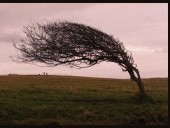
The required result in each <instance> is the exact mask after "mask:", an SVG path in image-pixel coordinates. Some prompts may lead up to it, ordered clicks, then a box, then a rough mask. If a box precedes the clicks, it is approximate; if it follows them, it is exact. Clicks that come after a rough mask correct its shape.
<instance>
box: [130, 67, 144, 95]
mask: <svg viewBox="0 0 170 128" xmlns="http://www.w3.org/2000/svg"><path fill="white" fill-rule="evenodd" d="M128 72H129V74H130V77H131V79H132V80H133V81H135V82H136V83H137V85H138V88H139V93H141V94H145V93H146V91H145V88H144V85H143V82H142V80H141V77H140V74H139V71H138V69H137V68H135V67H133V66H131V68H129V69H128Z"/></svg>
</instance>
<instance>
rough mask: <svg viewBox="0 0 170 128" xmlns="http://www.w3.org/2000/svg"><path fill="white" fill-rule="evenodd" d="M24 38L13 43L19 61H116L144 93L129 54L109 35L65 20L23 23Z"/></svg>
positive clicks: (84, 63) (72, 64) (76, 64)
mask: <svg viewBox="0 0 170 128" xmlns="http://www.w3.org/2000/svg"><path fill="white" fill-rule="evenodd" d="M23 32H24V33H25V35H26V38H24V39H21V40H20V41H19V42H15V43H14V47H15V48H16V49H18V50H19V51H20V53H21V54H20V55H18V56H17V61H19V62H24V63H27V62H41V63H44V64H46V65H48V66H58V65H67V66H69V67H75V68H86V67H90V66H93V65H95V64H98V63H100V62H103V61H106V62H114V63H117V64H118V65H119V66H120V67H121V68H122V70H123V71H127V72H128V73H129V75H130V78H131V79H132V80H133V81H135V82H137V84H138V87H139V91H140V92H142V93H145V89H144V86H143V83H142V81H141V78H140V74H139V71H138V69H137V65H136V64H134V60H133V57H132V53H131V52H130V51H128V50H126V49H125V47H124V45H123V43H122V42H121V41H119V40H118V39H116V38H114V37H113V36H112V35H108V34H106V33H104V32H102V31H101V30H98V29H96V28H94V27H90V26H87V25H84V24H79V23H72V22H68V21H63V22H51V23H47V24H39V23H37V24H32V25H28V26H25V27H24V29H23Z"/></svg>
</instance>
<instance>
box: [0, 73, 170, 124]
mask: <svg viewBox="0 0 170 128" xmlns="http://www.w3.org/2000/svg"><path fill="white" fill-rule="evenodd" d="M143 82H144V84H145V88H146V90H147V92H148V94H149V95H151V96H152V97H153V99H154V100H155V101H156V103H148V102H146V103H142V104H134V103H133V102H132V100H131V97H132V96H133V95H135V93H136V92H137V91H138V88H137V86H136V84H135V83H134V82H132V81H131V80H123V79H122V80H118V79H101V78H85V77H84V78H83V77H69V76H19V75H18V76H0V124H16V125H22V124H36V125H46V124H48V125H50V124H53V125H54V124H56V125H62V124H69V125H74V124H76V125H77V124H78V125H81V124H91V125H92V124H99V125H101V124H149V125H152V124H154V125H155V124H166V123H167V118H168V79H167V78H154V79H143Z"/></svg>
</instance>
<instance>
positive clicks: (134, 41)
mask: <svg viewBox="0 0 170 128" xmlns="http://www.w3.org/2000/svg"><path fill="white" fill-rule="evenodd" d="M58 20H59V21H62V20H68V21H71V22H77V23H83V24H86V25H89V26H93V27H96V28H98V29H100V30H102V31H103V32H106V33H107V34H112V35H114V37H115V38H119V40H120V41H121V42H123V43H124V46H125V48H126V49H127V50H130V51H131V52H132V55H133V58H134V61H135V63H136V64H137V65H138V68H139V71H140V73H141V77H143V78H151V77H168V4H167V3H134V4H133V3H101V4H100V3H86V4H83V3H81V4H76V3H71V4H68V3H53V4H51V3H48V4H47V3H45V4H42V3H37V4H36V3H32V4H25V3H22V4H19V3H15V4H11V3H6V4H5V3H0V28H1V29H0V75H5V74H10V73H16V74H42V73H43V72H47V73H49V74H56V75H71V76H89V77H104V78H129V74H128V73H127V72H122V70H121V68H120V67H119V66H118V65H117V64H115V63H106V62H102V63H100V64H98V65H95V66H93V67H90V68H86V69H81V70H78V69H73V68H68V67H65V66H57V67H53V68H47V67H38V66H36V65H30V64H19V63H16V62H13V61H12V60H11V59H10V57H9V56H13V55H16V53H17V52H16V50H15V49H14V47H13V46H12V41H13V40H14V41H17V40H19V39H20V38H21V37H22V34H23V33H22V28H23V26H24V25H27V24H30V23H34V22H44V21H58Z"/></svg>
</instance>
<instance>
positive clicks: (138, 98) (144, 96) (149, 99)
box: [132, 92, 155, 104]
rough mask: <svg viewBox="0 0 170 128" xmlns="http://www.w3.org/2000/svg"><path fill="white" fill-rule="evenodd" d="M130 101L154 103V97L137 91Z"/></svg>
mask: <svg viewBox="0 0 170 128" xmlns="http://www.w3.org/2000/svg"><path fill="white" fill-rule="evenodd" d="M132 102H133V103H135V104H142V103H146V102H149V103H155V101H154V99H153V98H152V97H151V96H149V95H148V94H146V93H141V92H138V93H136V94H135V95H134V96H132Z"/></svg>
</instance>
